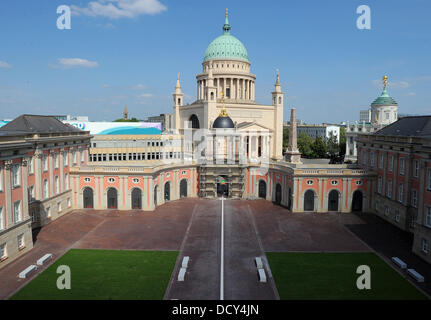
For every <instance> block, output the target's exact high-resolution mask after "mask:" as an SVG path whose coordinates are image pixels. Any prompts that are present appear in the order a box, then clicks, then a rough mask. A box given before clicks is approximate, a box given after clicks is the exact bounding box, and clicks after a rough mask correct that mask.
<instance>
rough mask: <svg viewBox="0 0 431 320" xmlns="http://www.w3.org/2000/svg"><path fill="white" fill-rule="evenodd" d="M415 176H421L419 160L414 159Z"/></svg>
mask: <svg viewBox="0 0 431 320" xmlns="http://www.w3.org/2000/svg"><path fill="white" fill-rule="evenodd" d="M413 177H415V178H417V177H419V160H413Z"/></svg>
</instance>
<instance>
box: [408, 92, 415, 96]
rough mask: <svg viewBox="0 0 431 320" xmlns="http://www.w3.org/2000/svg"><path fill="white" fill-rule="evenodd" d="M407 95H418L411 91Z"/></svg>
mask: <svg viewBox="0 0 431 320" xmlns="http://www.w3.org/2000/svg"><path fill="white" fill-rule="evenodd" d="M407 95H408V96H415V95H416V92H409V93H407Z"/></svg>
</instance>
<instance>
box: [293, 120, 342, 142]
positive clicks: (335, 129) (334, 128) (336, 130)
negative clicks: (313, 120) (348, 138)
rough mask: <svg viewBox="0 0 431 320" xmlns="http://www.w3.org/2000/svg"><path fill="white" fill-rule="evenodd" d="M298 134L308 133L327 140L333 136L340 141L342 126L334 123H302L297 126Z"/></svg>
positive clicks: (314, 137) (313, 136)
mask: <svg viewBox="0 0 431 320" xmlns="http://www.w3.org/2000/svg"><path fill="white" fill-rule="evenodd" d="M297 132H298V135H299V134H300V133H302V132H304V133H306V134H307V135H308V136H310V137H312V138H313V139H316V138H318V137H319V138H322V139H323V141H326V140H327V139H329V138H330V137H331V136H334V137H336V138H337V143H340V126H339V125H334V124H326V123H324V124H321V125H319V124H301V125H298V126H297Z"/></svg>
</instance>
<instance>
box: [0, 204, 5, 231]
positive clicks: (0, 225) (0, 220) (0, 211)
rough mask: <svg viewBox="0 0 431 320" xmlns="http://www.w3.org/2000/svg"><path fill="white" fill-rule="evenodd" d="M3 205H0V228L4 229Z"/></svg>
mask: <svg viewBox="0 0 431 320" xmlns="http://www.w3.org/2000/svg"><path fill="white" fill-rule="evenodd" d="M3 214H4V213H3V207H0V230H3V229H4V216H3Z"/></svg>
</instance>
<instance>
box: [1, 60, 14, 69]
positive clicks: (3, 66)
mask: <svg viewBox="0 0 431 320" xmlns="http://www.w3.org/2000/svg"><path fill="white" fill-rule="evenodd" d="M0 68H8V69H9V68H12V66H11V65H10V64H9V63H7V62H4V61H0Z"/></svg>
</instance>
